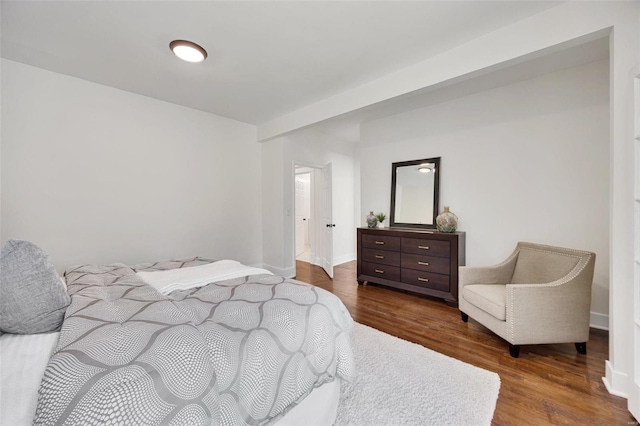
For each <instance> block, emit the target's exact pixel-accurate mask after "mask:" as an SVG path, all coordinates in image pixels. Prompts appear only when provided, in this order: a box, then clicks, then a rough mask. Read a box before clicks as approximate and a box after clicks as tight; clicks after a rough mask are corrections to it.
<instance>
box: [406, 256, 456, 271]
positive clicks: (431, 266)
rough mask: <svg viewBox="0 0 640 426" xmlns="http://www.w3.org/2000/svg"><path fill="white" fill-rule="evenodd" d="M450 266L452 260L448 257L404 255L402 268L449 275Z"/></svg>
mask: <svg viewBox="0 0 640 426" xmlns="http://www.w3.org/2000/svg"><path fill="white" fill-rule="evenodd" d="M449 265H450V260H449V259H448V258H446V257H435V256H422V255H419V254H410V253H402V262H401V265H400V266H402V267H403V268H409V269H416V270H418V271H426V272H435V273H437V274H445V275H449Z"/></svg>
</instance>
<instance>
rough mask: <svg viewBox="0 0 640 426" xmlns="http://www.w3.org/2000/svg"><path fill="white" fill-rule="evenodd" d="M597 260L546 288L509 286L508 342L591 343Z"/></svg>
mask: <svg viewBox="0 0 640 426" xmlns="http://www.w3.org/2000/svg"><path fill="white" fill-rule="evenodd" d="M594 263H595V256H591V257H590V258H589V259H586V260H582V261H580V262H579V263H578V264H577V265H576V266H575V268H574V269H573V270H572V271H571V272H570V273H569V274H568V275H567V276H566V277H564V278H561V279H559V280H556V281H553V282H550V283H545V284H507V286H506V308H507V312H506V314H507V315H506V316H507V318H506V320H507V321H506V322H507V330H506V331H507V341H509V342H510V343H512V344H515V345H523V344H536V343H561V342H586V341H587V340H589V321H590V308H591V284H592V283H593V269H594Z"/></svg>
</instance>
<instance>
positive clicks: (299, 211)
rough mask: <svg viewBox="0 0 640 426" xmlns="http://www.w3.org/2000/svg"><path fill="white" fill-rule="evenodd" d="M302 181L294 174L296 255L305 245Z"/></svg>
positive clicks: (300, 252) (301, 251)
mask: <svg viewBox="0 0 640 426" xmlns="http://www.w3.org/2000/svg"><path fill="white" fill-rule="evenodd" d="M304 196H305V194H304V183H303V182H302V181H301V180H300V179H298V177H297V176H296V193H295V203H296V204H295V209H296V257H298V256H300V255H301V254H302V253H303V252H304V246H305V231H306V230H305V226H304V225H305V217H304V215H305V212H304Z"/></svg>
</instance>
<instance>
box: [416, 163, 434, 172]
mask: <svg viewBox="0 0 640 426" xmlns="http://www.w3.org/2000/svg"><path fill="white" fill-rule="evenodd" d="M432 167H433V166H432V165H431V164H420V166H418V171H419V172H420V173H429V172H432V171H433V169H432Z"/></svg>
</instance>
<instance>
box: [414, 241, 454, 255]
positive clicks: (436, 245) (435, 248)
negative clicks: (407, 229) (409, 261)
mask: <svg viewBox="0 0 640 426" xmlns="http://www.w3.org/2000/svg"><path fill="white" fill-rule="evenodd" d="M402 252H403V253H416V254H422V255H425V256H438V257H449V256H450V243H449V241H440V240H429V239H421V238H420V239H418V238H402Z"/></svg>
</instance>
